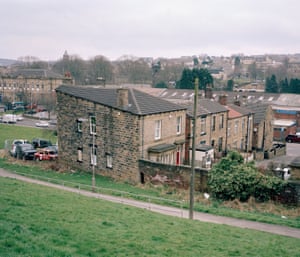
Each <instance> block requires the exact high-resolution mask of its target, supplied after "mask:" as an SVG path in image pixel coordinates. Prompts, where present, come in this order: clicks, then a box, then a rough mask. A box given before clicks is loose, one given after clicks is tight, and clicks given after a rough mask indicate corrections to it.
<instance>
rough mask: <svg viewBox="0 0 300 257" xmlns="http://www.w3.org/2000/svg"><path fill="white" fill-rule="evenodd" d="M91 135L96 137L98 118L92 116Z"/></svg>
mask: <svg viewBox="0 0 300 257" xmlns="http://www.w3.org/2000/svg"><path fill="white" fill-rule="evenodd" d="M90 134H91V135H96V117H95V116H90Z"/></svg>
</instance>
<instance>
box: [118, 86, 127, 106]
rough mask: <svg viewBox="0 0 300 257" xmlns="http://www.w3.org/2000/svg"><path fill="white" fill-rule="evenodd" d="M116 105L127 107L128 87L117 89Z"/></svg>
mask: <svg viewBox="0 0 300 257" xmlns="http://www.w3.org/2000/svg"><path fill="white" fill-rule="evenodd" d="M117 106H118V107H120V108H126V107H128V89H127V88H118V89H117Z"/></svg>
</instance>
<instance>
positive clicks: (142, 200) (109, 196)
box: [15, 172, 188, 217]
mask: <svg viewBox="0 0 300 257" xmlns="http://www.w3.org/2000/svg"><path fill="white" fill-rule="evenodd" d="M15 174H17V175H21V176H25V177H31V178H33V179H36V180H38V181H43V182H48V183H51V184H53V185H60V186H62V187H64V188H68V189H70V190H68V191H72V192H77V193H78V194H83V195H89V196H94V197H96V198H100V199H104V200H109V201H112V202H119V203H122V204H127V205H131V206H136V207H139V208H144V209H149V210H152V211H157V212H158V211H164V212H168V213H172V214H173V215H175V214H176V216H178V217H183V216H184V213H185V212H184V209H185V208H187V204H188V203H187V202H186V201H179V200H172V199H166V198H161V197H154V196H149V195H141V194H134V193H130V192H125V191H120V190H115V189H111V188H104V187H97V186H95V187H93V186H91V185H86V184H80V183H74V182H70V181H65V180H60V179H54V178H49V177H44V176H40V175H33V174H28V173H21V172H15ZM91 194H92V195H91ZM172 207H175V208H172ZM185 216H186V215H185Z"/></svg>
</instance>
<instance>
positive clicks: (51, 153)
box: [34, 148, 58, 161]
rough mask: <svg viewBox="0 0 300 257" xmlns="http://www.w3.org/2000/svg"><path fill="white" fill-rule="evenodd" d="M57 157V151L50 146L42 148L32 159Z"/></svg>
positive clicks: (46, 159) (50, 159) (54, 158)
mask: <svg viewBox="0 0 300 257" xmlns="http://www.w3.org/2000/svg"><path fill="white" fill-rule="evenodd" d="M57 157H58V154H57V151H56V150H55V149H51V148H43V149H40V150H38V151H37V152H36V153H35V154H34V159H35V160H37V161H52V160H56V159H57Z"/></svg>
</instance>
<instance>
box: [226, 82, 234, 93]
mask: <svg viewBox="0 0 300 257" xmlns="http://www.w3.org/2000/svg"><path fill="white" fill-rule="evenodd" d="M233 86H234V81H233V79H229V80H228V81H227V88H226V90H227V91H233Z"/></svg>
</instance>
